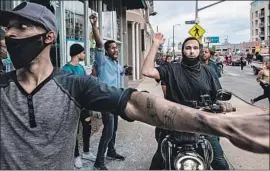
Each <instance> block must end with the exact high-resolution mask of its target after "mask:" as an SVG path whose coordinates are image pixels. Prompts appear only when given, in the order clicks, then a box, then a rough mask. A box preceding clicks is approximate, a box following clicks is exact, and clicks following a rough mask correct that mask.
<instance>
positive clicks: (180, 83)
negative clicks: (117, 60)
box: [142, 35, 232, 170]
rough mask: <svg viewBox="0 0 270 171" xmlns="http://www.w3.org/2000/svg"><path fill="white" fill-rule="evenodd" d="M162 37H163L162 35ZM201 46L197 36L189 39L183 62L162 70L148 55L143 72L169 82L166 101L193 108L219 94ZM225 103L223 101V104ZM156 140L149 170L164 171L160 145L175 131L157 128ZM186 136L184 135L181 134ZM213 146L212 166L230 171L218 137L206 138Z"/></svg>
mask: <svg viewBox="0 0 270 171" xmlns="http://www.w3.org/2000/svg"><path fill="white" fill-rule="evenodd" d="M160 36H162V35H160ZM201 50H202V46H201V44H200V43H199V41H198V40H197V39H196V38H194V37H189V38H187V39H186V40H185V41H184V43H183V45H182V56H183V59H182V62H181V63H173V64H168V65H162V66H159V67H156V68H154V67H151V66H153V64H154V60H153V59H152V56H151V55H148V56H147V57H146V59H145V61H144V64H143V67H142V73H143V75H144V76H146V77H150V78H154V79H156V80H163V81H164V82H165V83H166V86H167V90H166V96H165V98H166V99H167V100H169V101H172V102H175V103H179V104H183V105H187V106H190V107H195V106H192V105H193V104H194V102H196V103H198V102H199V101H200V96H201V95H205V94H207V95H209V96H210V97H211V100H212V101H213V102H215V101H216V94H217V91H218V90H219V89H221V85H220V82H219V80H218V77H217V75H216V73H214V71H213V70H212V69H211V68H210V67H209V66H206V65H203V64H202V63H201V62H200V58H199V57H200V54H201ZM221 103H222V102H221ZM222 105H223V109H224V110H225V111H232V106H231V105H230V104H229V103H225V102H223V104H222ZM156 129H158V130H156V133H157V132H158V135H156V139H157V141H158V149H157V151H156V153H155V155H154V157H153V159H152V163H151V166H150V170H161V169H164V168H163V158H162V156H161V149H160V147H161V142H162V140H163V139H164V138H165V136H166V135H168V134H174V133H176V132H173V131H168V130H164V129H160V128H156ZM178 134H184V133H182V132H181V133H178ZM206 138H207V140H208V141H209V142H210V143H211V145H212V147H213V151H214V160H213V162H212V163H211V166H212V168H213V169H215V170H220V169H221V170H228V169H229V166H228V163H227V161H226V160H225V158H224V155H223V150H222V148H221V146H220V143H219V138H218V137H216V136H208V135H207V136H206Z"/></svg>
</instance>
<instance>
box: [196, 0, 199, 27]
mask: <svg viewBox="0 0 270 171" xmlns="http://www.w3.org/2000/svg"><path fill="white" fill-rule="evenodd" d="M198 12H199V11H198V0H196V1H195V22H196V24H198V23H197V22H198V20H197V19H198Z"/></svg>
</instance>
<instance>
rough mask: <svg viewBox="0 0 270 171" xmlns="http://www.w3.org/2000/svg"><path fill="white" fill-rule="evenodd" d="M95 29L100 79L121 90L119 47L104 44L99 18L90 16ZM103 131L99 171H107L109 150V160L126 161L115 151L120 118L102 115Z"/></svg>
mask: <svg viewBox="0 0 270 171" xmlns="http://www.w3.org/2000/svg"><path fill="white" fill-rule="evenodd" d="M90 22H91V25H92V29H93V36H94V39H95V41H96V46H97V49H96V55H95V62H96V67H97V68H98V72H97V77H98V79H99V80H100V81H101V82H103V83H106V84H108V85H109V86H114V87H118V88H120V79H121V78H120V77H121V76H122V75H124V68H123V67H122V66H120V65H119V64H118V47H117V45H116V43H115V41H113V40H108V41H107V42H106V43H105V44H104V48H103V43H102V40H101V37H100V35H99V31H98V28H97V17H96V16H95V15H93V14H92V15H91V16H90ZM102 122H103V126H104V127H103V131H102V135H101V138H100V142H99V145H98V152H97V159H96V162H95V164H94V167H95V168H96V169H98V170H107V168H106V166H105V161H104V160H105V159H104V155H105V152H106V150H107V148H108V150H107V158H108V159H112V160H122V161H124V160H125V157H124V156H122V155H120V154H118V153H117V152H116V150H115V139H116V132H117V127H118V116H117V115H113V114H111V113H107V112H105V113H102Z"/></svg>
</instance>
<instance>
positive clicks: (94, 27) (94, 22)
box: [89, 14, 103, 48]
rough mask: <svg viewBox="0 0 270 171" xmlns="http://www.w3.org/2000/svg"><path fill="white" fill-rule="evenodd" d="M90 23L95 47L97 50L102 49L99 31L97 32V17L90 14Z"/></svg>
mask: <svg viewBox="0 0 270 171" xmlns="http://www.w3.org/2000/svg"><path fill="white" fill-rule="evenodd" d="M89 18H90V23H91V25H92V30H93V36H94V39H95V41H96V46H97V47H98V48H102V47H103V42H102V39H101V37H100V34H99V30H98V27H97V20H98V19H97V16H96V15H94V14H92V15H91V16H90V17H89Z"/></svg>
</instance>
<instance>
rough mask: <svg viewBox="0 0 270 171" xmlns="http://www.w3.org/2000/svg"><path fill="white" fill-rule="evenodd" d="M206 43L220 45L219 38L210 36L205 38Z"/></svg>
mask: <svg viewBox="0 0 270 171" xmlns="http://www.w3.org/2000/svg"><path fill="white" fill-rule="evenodd" d="M204 42H205V43H219V37H218V36H211V37H210V36H209V37H205V38H204Z"/></svg>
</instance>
